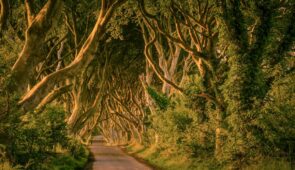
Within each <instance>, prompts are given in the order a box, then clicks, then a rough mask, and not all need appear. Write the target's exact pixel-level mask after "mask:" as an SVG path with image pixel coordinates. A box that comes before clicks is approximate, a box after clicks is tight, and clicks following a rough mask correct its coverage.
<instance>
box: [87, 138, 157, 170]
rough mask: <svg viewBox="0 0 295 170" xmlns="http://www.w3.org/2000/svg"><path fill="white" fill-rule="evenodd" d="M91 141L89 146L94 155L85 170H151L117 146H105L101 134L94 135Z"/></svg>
mask: <svg viewBox="0 0 295 170" xmlns="http://www.w3.org/2000/svg"><path fill="white" fill-rule="evenodd" d="M92 141H93V142H92V145H91V146H90V147H89V148H90V151H91V152H92V155H93V156H94V157H93V159H92V160H93V161H92V162H90V163H89V165H88V166H87V167H86V170H152V169H151V168H149V167H148V166H146V165H144V164H142V163H140V162H138V161H137V160H136V159H134V158H133V157H131V156H129V155H127V154H125V153H124V152H123V151H122V150H121V149H120V148H119V147H116V146H106V145H105V143H104V140H103V138H102V137H101V136H96V137H94V139H93V140H92Z"/></svg>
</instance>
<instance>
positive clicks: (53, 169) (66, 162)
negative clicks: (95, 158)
mask: <svg viewBox="0 0 295 170" xmlns="http://www.w3.org/2000/svg"><path fill="white" fill-rule="evenodd" d="M83 149H85V153H84V154H83V155H80V156H72V155H71V154H61V155H58V156H56V157H53V158H52V159H51V160H50V161H49V163H48V164H44V169H45V170H75V169H83V168H84V167H85V165H86V163H87V161H88V156H89V151H88V150H87V149H86V148H85V147H83Z"/></svg>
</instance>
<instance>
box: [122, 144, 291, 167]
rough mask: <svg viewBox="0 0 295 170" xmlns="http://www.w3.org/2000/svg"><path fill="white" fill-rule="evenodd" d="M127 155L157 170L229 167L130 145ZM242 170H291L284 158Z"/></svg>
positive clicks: (153, 147) (211, 159) (207, 158)
mask: <svg viewBox="0 0 295 170" xmlns="http://www.w3.org/2000/svg"><path fill="white" fill-rule="evenodd" d="M126 150H127V152H128V153H129V154H132V155H133V156H135V157H137V158H140V159H143V160H145V161H146V162H148V164H150V165H151V166H153V167H155V169H157V170H228V169H231V167H230V165H228V164H226V163H224V164H220V163H217V162H218V161H217V160H215V159H214V158H212V157H204V156H202V157H195V158H192V157H190V156H188V155H185V154H176V153H169V151H168V150H161V149H159V148H157V147H155V146H151V147H144V146H142V145H139V144H130V145H128V146H127V147H126ZM241 169H244V170H278V169H280V170H292V168H291V165H290V163H289V161H288V160H287V159H285V158H258V159H257V161H256V162H253V163H252V164H249V165H247V166H246V167H243V168H241Z"/></svg>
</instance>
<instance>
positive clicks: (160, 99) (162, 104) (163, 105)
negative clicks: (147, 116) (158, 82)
mask: <svg viewBox="0 0 295 170" xmlns="http://www.w3.org/2000/svg"><path fill="white" fill-rule="evenodd" d="M147 90H148V93H149V95H150V96H151V98H152V99H153V100H154V102H155V104H156V105H157V106H158V107H159V109H160V110H163V111H165V110H167V108H168V106H169V104H170V101H169V99H168V97H167V96H165V95H163V94H160V93H158V92H157V91H156V90H155V89H153V88H152V87H148V89H147Z"/></svg>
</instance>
